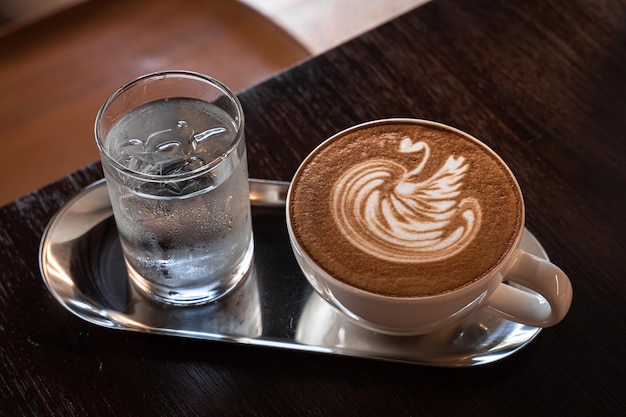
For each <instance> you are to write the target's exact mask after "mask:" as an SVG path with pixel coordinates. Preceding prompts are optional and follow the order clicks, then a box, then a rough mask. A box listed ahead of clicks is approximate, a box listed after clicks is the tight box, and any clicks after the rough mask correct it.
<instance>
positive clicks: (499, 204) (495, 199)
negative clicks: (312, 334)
mask: <svg viewBox="0 0 626 417" xmlns="http://www.w3.org/2000/svg"><path fill="white" fill-rule="evenodd" d="M406 136H408V137H410V138H411V139H412V140H413V141H417V140H422V141H428V142H430V143H433V144H435V143H436V144H438V146H437V149H433V152H432V154H431V158H430V159H431V160H430V163H429V164H427V165H426V166H425V167H424V171H423V172H422V174H421V175H422V176H423V177H424V178H427V177H429V176H430V175H432V174H433V173H435V172H436V171H437V170H438V169H439V168H440V167H441V165H442V163H443V161H445V159H446V158H447V157H448V156H450V155H463V156H464V157H465V158H466V159H467V160H468V161H469V162H470V164H471V166H470V169H469V171H468V172H467V173H466V175H465V178H464V181H465V186H464V190H465V192H466V194H467V195H465V194H464V196H468V197H475V198H478V199H479V201H480V202H481V207H482V225H481V228H480V229H479V231H478V235H477V236H476V238H475V239H474V240H473V241H472V242H471V243H470V244H469V246H468V247H467V248H466V249H465V250H464V251H463V252H461V253H459V254H457V255H455V256H453V257H452V258H449V259H447V260H444V261H435V262H429V263H392V262H389V261H384V260H381V259H379V258H376V257H373V256H371V255H369V254H367V253H365V252H363V251H362V250H360V249H359V248H357V247H356V246H354V245H353V244H351V243H350V242H349V241H348V240H347V239H346V238H344V237H343V236H342V235H341V234H340V233H338V231H337V226H336V225H335V222H334V219H333V216H332V214H331V212H330V206H331V204H330V190H331V188H332V186H333V184H334V183H335V182H336V181H337V179H338V178H339V176H340V175H341V174H343V173H344V172H345V171H346V170H348V169H349V167H350V166H352V165H354V164H356V163H359V162H361V161H363V160H366V159H369V158H377V159H393V160H394V161H396V162H399V163H401V164H403V165H406V166H411V165H415V164H416V162H417V161H419V158H420V156H416V155H412V154H400V155H398V153H397V146H398V144H399V141H400V139H401V138H403V137H406ZM433 148H434V146H433ZM289 209H290V212H291V215H292V221H291V225H292V228H293V230H294V234H295V236H296V239H297V240H298V242H299V243H300V245H301V246H302V248H303V249H304V250H305V251H306V253H307V254H308V255H309V256H310V257H311V258H312V259H313V260H314V261H315V262H316V263H317V264H318V265H319V266H320V267H321V268H322V269H324V270H325V271H327V272H328V273H329V274H330V275H332V276H334V277H335V278H337V279H338V280H340V281H343V282H345V283H347V284H349V285H351V286H354V287H357V288H360V289H363V290H366V291H370V292H373V293H378V294H383V295H389V296H398V297H416V296H427V295H435V294H441V293H445V292H448V291H451V290H454V289H455V288H458V287H461V286H464V285H466V284H468V283H470V282H472V281H474V280H476V279H479V278H480V277H482V276H484V275H485V274H486V273H488V272H489V271H490V270H491V269H492V266H493V265H497V264H498V263H499V261H500V260H501V258H502V257H503V256H504V255H505V254H506V253H507V252H508V250H509V248H510V247H511V246H512V245H513V244H514V240H515V237H516V236H517V234H518V231H519V230H520V229H521V227H522V226H523V225H522V224H521V222H522V201H521V196H519V195H518V191H517V188H516V186H515V183H514V180H513V179H512V178H511V176H510V174H509V173H508V171H507V170H506V168H504V167H503V166H502V165H501V163H500V162H499V161H498V160H497V158H496V157H494V156H493V155H492V153H491V152H488V151H486V150H484V149H483V148H482V147H481V146H480V145H477V144H476V143H475V142H474V141H472V140H471V139H469V138H466V137H465V136H463V135H460V134H458V133H456V132H453V131H451V130H447V129H443V128H439V127H435V126H425V125H418V124H413V123H408V122H407V123H400V122H393V123H391V124H382V125H373V126H370V127H367V128H365V129H362V130H358V131H353V132H349V133H347V134H345V135H343V136H341V137H339V138H337V139H335V140H334V141H332V142H331V143H326V144H325V145H323V146H322V147H320V148H318V149H317V150H316V151H315V153H314V155H312V156H311V157H310V158H309V159H308V162H307V164H306V165H305V166H303V167H302V168H301V169H300V173H299V175H298V176H297V177H296V178H295V179H294V181H293V186H292V195H291V199H290V208H289ZM449 271H453V272H449Z"/></svg>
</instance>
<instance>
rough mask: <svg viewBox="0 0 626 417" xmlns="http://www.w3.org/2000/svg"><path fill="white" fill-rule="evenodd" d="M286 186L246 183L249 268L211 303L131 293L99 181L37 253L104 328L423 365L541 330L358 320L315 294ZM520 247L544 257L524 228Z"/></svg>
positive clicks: (48, 278) (486, 355) (497, 354)
mask: <svg viewBox="0 0 626 417" xmlns="http://www.w3.org/2000/svg"><path fill="white" fill-rule="evenodd" d="M287 187H288V183H284V182H275V181H265V180H250V189H251V190H250V199H251V203H252V206H253V226H254V237H255V245H256V246H255V266H254V269H253V272H252V273H251V275H250V277H249V278H248V279H247V280H246V282H245V283H244V284H243V285H242V286H240V287H239V288H238V289H237V290H236V291H235V292H233V293H232V294H231V295H229V296H228V297H225V298H223V299H220V300H218V301H216V302H214V303H212V304H208V305H205V306H200V307H172V306H167V305H162V304H158V303H155V302H153V301H150V300H147V299H145V298H143V297H142V296H141V295H140V294H138V293H137V292H136V291H135V289H134V287H133V285H130V283H129V278H128V275H127V273H126V268H125V265H124V261H123V257H122V252H121V247H120V243H119V239H118V235H117V229H116V227H115V222H114V221H113V217H112V211H111V204H110V200H109V196H108V193H107V190H106V184H105V183H104V181H99V182H97V183H94V184H93V185H91V186H89V187H88V188H86V189H85V190H84V191H83V192H82V193H81V194H79V195H78V196H77V197H75V198H74V199H73V200H71V201H70V202H69V203H68V204H67V205H66V206H65V207H64V208H62V209H61V210H60V211H59V212H58V213H57V214H56V216H55V217H54V218H53V219H52V220H51V222H50V224H49V225H48V228H47V229H46V231H45V233H44V235H43V238H42V241H41V245H40V251H39V262H40V269H41V273H42V275H43V278H44V282H45V284H46V286H47V287H48V289H49V290H50V292H51V293H52V294H53V295H54V297H55V298H56V299H57V300H58V301H59V303H61V305H63V306H64V307H65V308H67V309H68V310H69V311H70V312H72V313H73V314H75V315H76V316H78V317H80V318H81V319H83V320H86V321H88V322H90V323H93V324H95V325H98V326H102V327H108V328H111V329H120V330H130V331H137V332H144V333H154V334H161V335H169V336H178V337H182V338H194V339H206V340H214V341H223V342H233V343H241V344H248V345H259V346H271V347H276V348H284V349H294V350H301V351H310V352H319V353H328V354H337V355H345V356H353V357H363V358H371V359H381V360H390V361H399V362H408V363H415V364H422V365H431V366H443V367H465V366H474V365H480V364H486V363H490V362H494V361H497V360H500V359H502V358H505V357H507V356H509V355H511V354H512V353H514V352H516V351H517V350H519V349H520V348H522V347H523V346H525V345H526V344H528V343H530V342H531V341H532V340H533V339H534V338H535V337H536V336H537V335H538V334H539V332H540V331H541V329H540V328H537V327H530V326H526V325H522V324H518V323H514V322H510V321H507V320H504V319H502V318H499V317H496V316H494V315H491V314H489V313H487V312H484V311H481V310H479V311H478V312H476V313H474V314H472V315H470V316H469V317H468V318H466V319H465V320H463V321H462V322H460V323H458V324H455V325H453V326H451V327H449V328H446V329H444V330H441V331H438V332H436V333H432V334H428V335H424V336H411V337H407V336H389V335H384V334H380V333H376V332H374V331H371V330H367V329H364V328H362V327H360V326H359V325H357V324H356V323H354V322H353V321H352V320H351V319H350V318H348V317H346V316H345V315H343V314H342V313H341V312H339V311H337V310H335V309H334V308H333V307H331V305H330V304H328V303H327V302H326V301H324V300H323V299H322V298H321V297H319V296H318V295H317V294H316V293H315V292H314V291H313V290H312V288H311V287H310V285H309V284H308V282H307V280H306V278H305V277H304V275H303V274H302V272H301V271H300V269H299V268H298V265H297V263H296V261H295V259H294V257H293V254H292V252H291V247H290V245H289V239H288V236H287V230H286V225H285V217H284V204H285V196H286V191H287ZM522 248H523V249H524V250H526V251H528V252H531V253H534V254H535V255H538V256H541V257H543V258H546V259H547V255H546V253H545V251H544V250H543V248H542V247H541V245H540V243H539V242H538V241H537V239H536V238H535V237H534V236H533V235H532V234H531V233H529V232H528V231H527V230H525V231H524V236H523V239H522Z"/></svg>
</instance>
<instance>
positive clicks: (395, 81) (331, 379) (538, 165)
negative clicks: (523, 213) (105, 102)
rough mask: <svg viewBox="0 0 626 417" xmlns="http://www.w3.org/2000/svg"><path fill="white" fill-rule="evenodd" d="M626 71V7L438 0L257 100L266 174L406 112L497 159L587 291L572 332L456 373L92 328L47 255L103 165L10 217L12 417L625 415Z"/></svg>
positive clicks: (4, 232) (260, 172)
mask: <svg viewBox="0 0 626 417" xmlns="http://www.w3.org/2000/svg"><path fill="white" fill-rule="evenodd" d="M111 71H112V72H114V67H112V68H111ZM624 74H626V2H625V1H623V0H603V1H585V0H575V1H568V2H551V1H545V0H529V1H526V2H509V1H504V0H476V1H471V2H467V1H464V0H435V1H433V2H431V3H429V4H427V5H425V6H423V7H421V8H419V9H417V10H415V11H413V12H410V13H408V14H406V15H403V16H401V17H399V18H397V19H395V20H393V21H392V22H390V23H389V24H386V25H385V26H383V27H381V28H379V29H376V30H374V31H372V32H369V33H367V34H365V35H363V36H361V37H359V38H357V39H355V40H354V41H351V42H349V43H347V44H345V45H342V46H341V47H339V48H337V49H334V50H332V51H330V52H328V53H326V54H324V55H322V56H320V57H317V58H315V59H313V60H310V61H308V62H305V63H303V64H302V65H299V66H297V67H295V68H293V69H291V70H289V71H287V72H285V73H282V74H279V75H276V76H274V77H272V78H271V79H269V80H267V81H266V82H264V83H262V84H260V85H257V86H255V87H254V88H251V89H248V90H246V91H244V92H242V93H241V94H240V98H241V100H242V103H243V106H244V111H245V113H246V117H247V145H248V151H249V165H250V174H251V176H254V177H265V178H271V179H282V180H288V179H290V178H291V176H292V175H293V172H294V171H295V169H296V168H297V166H298V164H299V162H300V161H301V160H302V159H303V158H304V157H305V155H306V154H307V153H308V152H309V151H310V150H311V149H313V147H315V146H316V145H317V144H318V143H319V142H321V141H322V140H323V139H324V138H326V137H328V136H329V135H331V134H332V133H334V132H336V131H338V130H340V129H343V128H345V127H348V126H350V125H353V124H356V123H359V122H362V121H366V120H370V119H375V118H382V117H389V116H409V117H416V118H425V119H431V120H436V121H439V122H443V123H447V124H450V125H452V126H455V127H458V128H460V129H462V130H465V131H467V132H468V133H470V134H473V135H475V136H477V137H478V138H481V139H482V140H483V141H484V142H486V143H487V144H488V145H489V146H491V147H492V148H493V149H495V150H496V151H497V152H498V153H499V154H500V155H501V156H502V158H503V159H504V160H505V161H506V162H507V163H508V164H509V165H510V167H511V169H512V171H513V172H514V173H515V175H516V176H517V177H518V179H519V182H520V185H521V187H522V191H523V193H524V196H525V203H526V207H527V219H526V226H527V227H528V229H529V230H530V231H531V232H533V233H534V234H535V235H536V236H537V238H538V239H539V240H540V241H541V243H542V244H543V245H544V247H545V249H546V250H547V252H548V254H549V255H550V258H551V260H552V261H554V262H555V263H556V264H557V265H559V266H561V267H562V268H563V269H564V270H565V271H566V272H567V273H568V274H569V276H570V278H571V280H572V284H573V287H574V301H573V305H572V308H571V310H570V313H569V315H568V316H567V317H566V318H565V320H564V321H563V322H561V323H560V324H558V325H557V326H555V327H553V328H549V329H546V330H544V331H542V332H541V333H540V334H539V336H538V337H537V339H535V340H534V341H533V342H532V343H531V344H530V345H528V346H527V347H525V348H524V349H523V350H521V351H519V352H517V353H516V354H514V355H512V356H511V357H509V358H507V359H504V360H502V361H500V362H496V363H494V364H491V365H488V366H483V367H477V368H469V369H442V368H432V367H423V366H414V365H406V364H399V363H387V362H382V361H374V360H360V359H348V358H343V357H337V356H328V355H320V354H312V353H302V352H300V353H299V352H291V351H286V350H275V349H269V348H257V347H252V346H240V345H233V344H223V343H213V342H202V341H191V340H181V339H176V338H167V337H158V336H152V335H142V334H128V333H123V332H117V331H112V330H107V329H102V328H99V327H96V326H94V325H90V324H88V323H85V322H83V321H81V320H80V319H78V318H75V317H74V316H72V315H71V314H70V313H68V312H66V311H65V310H64V309H63V308H62V307H61V306H60V305H59V304H58V303H57V302H56V301H55V300H54V299H53V298H52V296H51V295H50V294H49V293H48V292H47V290H46V288H45V286H44V284H43V282H42V280H41V277H40V273H39V269H38V263H37V252H38V244H39V240H40V238H41V235H42V232H43V230H44V228H45V227H46V224H47V223H48V222H49V220H50V218H51V217H52V216H53V215H54V213H55V212H56V211H57V210H58V209H59V208H61V207H62V206H63V205H64V204H65V203H66V202H67V201H68V200H69V199H70V198H71V197H72V196H74V195H75V194H76V193H78V192H79V191H80V190H81V189H82V188H83V187H84V186H86V185H87V184H89V183H90V182H92V181H94V180H96V179H98V178H100V177H101V170H100V168H99V166H98V165H97V164H96V165H92V166H89V167H87V168H84V169H81V170H79V171H77V172H75V173H74V174H72V175H69V176H67V177H65V178H63V179H61V180H60V181H58V182H56V183H54V184H51V185H49V186H47V187H45V188H43V189H41V190H39V191H36V192H34V193H32V194H30V195H28V196H25V197H23V198H22V199H20V200H18V201H16V202H14V203H12V204H10V205H8V206H6V207H4V208H2V209H1V210H0V224H1V226H0V250H1V251H2V255H3V256H2V257H1V258H0V259H1V260H0V262H1V263H0V332H1V334H0V335H1V337H0V354H1V357H2V360H1V361H0V410H2V415H20V416H21V415H44V416H48V415H49V416H52V415H63V416H84V415H105V416H136V415H159V416H169V415H222V416H223V415H228V416H231V415H232V416H241V415H256V416H277V415H289V416H292V415H303V416H305V415H306V416H312V415H313V416H335V415H336V416H362V415H376V416H381V415H390V416H448V415H462V416H465V415H477V416H478V415H480V416H543V415H546V416H547V415H550V416H551V415H568V416H589V415H596V416H623V415H626V397H625V396H624V392H626V391H625V390H624V387H625V386H624V376H625V375H626V361H625V360H624V357H625V356H626V347H625V346H626V303H625V300H626V281H625V280H624V277H625V276H626V258H625V257H624V247H625V243H626V242H625V238H624V236H625V235H626V227H625V226H626V224H625V223H626V221H625V219H624V213H626V203H625V201H626V165H624V161H625V160H626V141H625V140H624V139H625V138H624V136H625V135H624V132H625V131H626V119H625V118H624V117H623V115H624V114H626V77H625V76H624Z"/></svg>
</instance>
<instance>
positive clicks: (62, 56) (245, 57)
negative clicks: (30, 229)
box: [0, 0, 428, 206]
mask: <svg viewBox="0 0 626 417" xmlns="http://www.w3.org/2000/svg"><path fill="white" fill-rule="evenodd" d="M427 1H428V0H119V1H118V0H0V206H2V205H4V204H7V203H10V202H11V201H13V200H15V199H17V198H19V197H20V196H23V195H25V194H28V193H29V192H31V191H33V190H35V189H37V188H40V187H43V186H45V185H47V184H49V183H51V182H53V181H55V180H57V179H60V178H62V177H64V176H66V175H67V174H69V173H71V172H74V171H76V170H78V169H80V168H82V167H84V166H85V165H88V164H90V163H92V162H94V161H96V160H97V159H98V152H97V148H96V146H95V140H94V138H93V122H94V119H95V115H96V113H97V110H98V108H99V106H100V105H101V104H102V103H103V102H104V100H105V99H106V97H108V95H110V94H111V93H112V92H113V91H114V90H115V89H116V88H117V87H119V86H121V85H122V84H124V83H126V82H128V81H130V80H132V79H134V78H136V77H137V76H139V75H142V74H145V73H148V72H153V71H158V70H163V69H188V70H193V71H198V72H202V73H205V74H208V75H211V76H213V77H215V78H217V79H219V80H220V81H222V82H224V83H225V84H226V85H228V86H229V87H230V88H231V89H232V90H234V91H235V92H237V91H241V90H243V89H245V88H248V87H250V86H252V85H254V84H256V83H258V82H260V81H262V80H264V79H266V78H268V77H271V76H272V75H274V74H276V73H277V72H280V71H283V70H285V69H287V68H288V67H290V66H293V65H296V64H297V63H299V62H302V61H303V60H306V59H308V58H310V57H312V56H315V55H318V54H321V53H323V52H325V51H327V50H329V49H331V48H333V47H335V46H337V45H339V44H341V43H344V42H346V41H348V40H349V39H351V38H353V37H356V36H358V35H360V34H362V33H364V32H366V31H368V30H370V29H373V28H374V27H377V26H379V25H381V24H383V23H385V22H387V21H389V20H390V19H392V18H394V17H396V16H398V15H401V14H403V13H405V12H407V11H409V10H411V9H413V8H415V7H418V6H419V5H421V4H423V3H425V2H427ZM16 172H20V173H21V174H20V175H15V173H16Z"/></svg>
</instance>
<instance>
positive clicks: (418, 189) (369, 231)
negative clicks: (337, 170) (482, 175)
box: [330, 137, 482, 263]
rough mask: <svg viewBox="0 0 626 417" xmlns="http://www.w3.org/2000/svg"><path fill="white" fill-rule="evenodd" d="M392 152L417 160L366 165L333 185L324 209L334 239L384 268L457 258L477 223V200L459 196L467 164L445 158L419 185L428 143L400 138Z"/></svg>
mask: <svg viewBox="0 0 626 417" xmlns="http://www.w3.org/2000/svg"><path fill="white" fill-rule="evenodd" d="M397 152H398V153H404V154H406V153H416V154H422V158H421V161H420V163H419V164H418V165H417V166H416V167H406V166H403V165H401V164H399V163H397V162H395V161H392V160H389V159H372V160H367V161H365V162H361V163H358V164H356V165H354V166H352V167H351V168H349V169H348V170H347V171H346V172H345V173H344V174H343V175H341V176H340V177H339V178H338V180H337V181H336V182H335V184H334V187H333V189H332V191H331V201H330V204H331V212H332V215H333V218H334V221H335V224H336V225H337V227H338V229H339V231H340V233H342V234H343V235H344V237H345V238H346V239H348V241H350V242H351V243H352V244H353V245H354V246H356V247H357V248H359V249H361V250H363V251H364V252H366V253H368V254H370V255H372V256H375V257H377V258H379V259H383V260H386V261H390V262H399V263H420V262H433V261H437V260H445V259H447V258H450V257H452V256H454V255H456V254H457V253H459V252H461V251H462V250H463V249H464V248H466V247H467V245H469V244H470V243H471V242H472V240H473V239H474V238H475V237H476V234H477V233H478V230H479V228H480V226H481V217H482V216H481V214H482V210H481V207H480V204H479V202H478V200H476V199H475V198H474V197H470V196H464V195H463V186H464V182H463V179H464V177H465V175H466V173H467V172H468V170H469V169H470V165H469V163H468V162H466V160H465V158H464V157H463V156H452V155H451V156H449V157H448V158H447V160H446V161H445V163H444V164H443V165H442V166H441V167H440V168H439V170H438V171H436V172H435V173H434V174H432V175H431V176H430V177H429V178H426V179H422V178H421V175H420V174H421V173H422V171H423V169H424V167H425V166H426V165H427V164H428V162H429V161H428V159H429V156H430V146H429V145H428V143H427V142H426V141H417V142H415V143H414V142H412V140H411V139H410V138H408V137H405V138H403V139H402V140H401V141H400V144H399V147H398V149H397ZM411 168H412V169H411Z"/></svg>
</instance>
